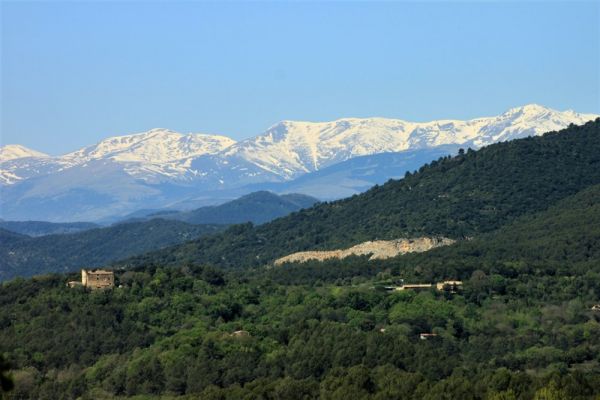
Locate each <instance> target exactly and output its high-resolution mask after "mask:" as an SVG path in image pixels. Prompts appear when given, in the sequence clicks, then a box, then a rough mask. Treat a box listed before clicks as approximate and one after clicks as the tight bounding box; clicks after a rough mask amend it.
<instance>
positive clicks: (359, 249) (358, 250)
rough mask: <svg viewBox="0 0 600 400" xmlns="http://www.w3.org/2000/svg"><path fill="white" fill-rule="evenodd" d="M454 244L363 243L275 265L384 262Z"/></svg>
mask: <svg viewBox="0 0 600 400" xmlns="http://www.w3.org/2000/svg"><path fill="white" fill-rule="evenodd" d="M452 243H454V240H452V239H448V238H443V237H442V238H428V237H422V238H414V239H395V240H375V241H369V242H363V243H360V244H357V245H356V246H352V247H350V248H348V249H343V250H330V251H301V252H298V253H293V254H290V255H287V256H285V257H282V258H279V259H277V260H275V262H274V264H275V265H281V264H284V263H288V262H306V261H309V260H317V261H324V260H328V259H331V258H338V259H342V258H346V257H350V256H367V255H370V257H369V260H382V259H385V258H391V257H395V256H397V255H400V254H405V253H413V252H415V253H420V252H423V251H427V250H431V249H433V248H435V247H440V246H447V245H449V244H452Z"/></svg>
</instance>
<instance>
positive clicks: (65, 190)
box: [0, 104, 597, 222]
mask: <svg viewBox="0 0 600 400" xmlns="http://www.w3.org/2000/svg"><path fill="white" fill-rule="evenodd" d="M596 117H597V116H596V115H592V114H579V113H576V112H574V111H571V110H569V111H564V112H561V111H556V110H552V109H549V108H546V107H543V106H539V105H535V104H531V105H526V106H523V107H517V108H513V109H510V110H508V111H506V112H505V113H503V114H501V115H498V116H495V117H486V118H477V119H472V120H468V121H458V120H439V121H432V122H423V123H418V122H408V121H403V120H398V119H386V118H365V119H360V118H343V119H339V120H336V121H331V122H299V121H282V122H280V123H278V124H275V125H274V126H272V127H270V128H269V129H267V130H266V131H265V132H264V133H263V134H261V135H258V136H256V137H253V138H250V139H246V140H243V141H240V142H236V141H234V140H233V139H230V138H228V137H226V136H220V135H206V134H180V133H177V132H173V131H170V130H168V129H153V130H150V131H148V132H144V133H139V134H134V135H127V136H117V137H111V138H108V139H105V140H103V141H101V142H99V143H97V144H95V145H92V146H89V147H85V148H83V149H80V150H77V151H74V152H72V153H68V154H65V155H62V156H57V157H52V156H49V155H45V154H42V153H39V152H37V151H34V150H30V149H27V148H25V147H23V146H19V145H7V146H3V147H2V148H1V149H0V184H1V186H0V190H1V191H2V199H1V203H0V217H2V218H4V219H39V220H48V221H55V222H60V221H79V220H91V221H94V220H99V219H102V218H106V217H110V216H114V215H124V214H127V213H131V212H133V211H135V210H139V209H142V208H150V209H156V208H165V207H171V208H179V209H186V208H187V209H190V208H194V207H198V206H201V205H211V204H218V203H220V202H223V201H226V200H229V199H233V198H235V197H239V196H240V195H243V194H246V193H250V192H252V191H256V190H261V189H271V190H275V191H278V192H279V193H288V192H290V191H294V192H298V191H300V192H301V193H304V194H308V195H312V196H315V195H316V196H318V197H320V198H321V199H327V200H328V199H335V198H341V197H344V196H347V195H350V194H356V193H359V192H361V191H364V190H365V189H367V188H368V187H369V186H372V185H373V184H376V183H381V182H384V181H385V180H387V179H389V178H392V177H401V176H403V175H404V173H405V172H406V171H410V170H413V169H415V168H417V167H418V165H420V164H422V163H423V162H428V161H431V160H433V159H436V158H437V157H439V155H440V154H452V153H454V152H455V151H456V150H457V148H458V147H464V148H467V147H471V148H480V147H483V146H486V145H489V144H492V143H496V142H502V141H507V140H511V139H515V138H521V137H526V136H536V135H540V134H542V133H544V132H547V131H552V130H558V129H562V128H565V127H567V126H568V125H570V124H582V123H585V122H586V121H589V120H592V119H594V118H596ZM382 154H387V156H381V155H382ZM390 154H394V155H393V156H390ZM371 156H376V157H375V158H374V159H373V160H379V161H371V159H369V157H371ZM357 157H364V158H363V159H362V160H361V161H360V162H358V163H359V164H358V165H356V164H354V165H353V164H346V165H345V166H344V167H343V168H341V170H340V169H339V168H338V170H337V171H336V170H330V171H329V172H331V174H330V175H328V174H327V173H324V171H326V170H327V168H335V166H341V164H340V163H343V162H348V161H352V160H355V159H357ZM382 157H387V158H390V157H393V158H394V160H395V161H394V164H395V165H396V166H397V167H394V168H393V170H391V168H390V167H389V164H388V163H387V162H381V158H382ZM411 158H412V159H416V160H418V161H417V162H415V163H414V165H413V163H410V162H408V161H410V160H411ZM405 159H406V160H408V161H405ZM365 165H366V166H367V167H365ZM353 168H356V170H354V169H353ZM365 168H366V171H367V172H366V173H365ZM382 169H383V170H384V172H380V171H381V170H382ZM346 171H349V172H346ZM354 171H356V173H354ZM340 173H342V174H343V175H344V176H343V178H344V179H341V177H340ZM357 174H358V176H360V177H361V179H358V180H357V179H355V178H356V175H357Z"/></svg>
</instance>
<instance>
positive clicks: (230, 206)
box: [148, 191, 318, 224]
mask: <svg viewBox="0 0 600 400" xmlns="http://www.w3.org/2000/svg"><path fill="white" fill-rule="evenodd" d="M316 202H318V200H317V199H315V198H314V197H310V196H305V195H302V194H287V195H276V194H275V193H271V192H267V191H260V192H254V193H250V194H247V195H245V196H242V197H240V198H239V199H235V200H232V201H229V202H227V203H224V204H221V205H218V206H208V207H201V208H198V209H196V210H192V211H186V212H179V213H168V214H162V213H156V214H150V215H149V216H148V217H149V218H152V217H155V216H159V217H162V218H166V219H176V220H178V221H183V222H187V223H189V224H241V223H244V222H252V223H254V224H262V223H265V222H268V221H271V220H273V219H275V218H278V217H282V216H284V215H287V214H289V213H291V212H294V211H298V210H300V209H302V208H308V207H310V206H312V205H313V204H315V203H316Z"/></svg>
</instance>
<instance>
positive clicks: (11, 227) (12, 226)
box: [0, 220, 100, 236]
mask: <svg viewBox="0 0 600 400" xmlns="http://www.w3.org/2000/svg"><path fill="white" fill-rule="evenodd" d="M99 227H100V226H99V225H97V224H94V223H91V222H63V223H56V222H46V221H2V220H0V228H2V229H6V230H7V231H11V232H16V233H20V234H22V235H27V236H44V235H52V234H62V233H76V232H81V231H85V230H87V229H93V228H99Z"/></svg>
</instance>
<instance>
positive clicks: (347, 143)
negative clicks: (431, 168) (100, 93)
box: [223, 104, 597, 180]
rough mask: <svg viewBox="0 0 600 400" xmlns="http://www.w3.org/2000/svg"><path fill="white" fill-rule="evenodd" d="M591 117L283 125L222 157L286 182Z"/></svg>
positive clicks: (568, 114)
mask: <svg viewBox="0 0 600 400" xmlns="http://www.w3.org/2000/svg"><path fill="white" fill-rule="evenodd" d="M596 117H597V116H596V115H593V114H579V113H576V112H574V111H571V110H569V111H564V112H560V111H555V110H552V109H549V108H546V107H542V106H539V105H535V104H531V105H527V106H524V107H517V108H513V109H510V110H508V111H507V112H505V113H503V114H501V115H499V116H497V117H487V118H477V119H473V120H469V121H458V120H440V121H432V122H423V123H419V122H408V121H403V120H399V119H387V118H366V119H359V118H344V119H339V120H336V121H332V122H299V121H283V122H280V123H278V124H276V125H274V126H272V127H271V128H269V129H268V130H267V131H266V132H265V133H264V134H262V135H260V136H257V137H255V138H252V139H248V140H244V141H241V142H239V143H237V144H236V145H234V146H231V147H230V148H228V149H227V150H225V151H224V152H223V155H224V156H227V157H230V158H233V159H235V158H241V159H244V160H246V161H250V162H252V163H253V164H255V165H258V166H260V167H261V168H263V169H265V170H267V171H270V172H272V173H274V174H277V175H279V176H281V177H282V178H284V179H286V180H287V179H291V178H295V177H298V176H300V175H302V174H304V173H306V172H313V171H317V170H319V169H321V168H323V167H327V166H330V165H333V164H336V163H339V162H342V161H345V160H348V159H350V158H353V157H357V156H365V155H370V154H378V153H385V152H399V151H405V150H418V149H426V148H433V147H436V146H442V145H453V144H460V145H464V146H470V147H473V148H479V147H482V146H486V145H489V144H492V143H495V142H499V141H506V140H511V139H516V138H521V137H526V136H534V135H539V134H542V133H544V132H548V131H552V130H558V129H562V128H565V127H566V126H568V125H569V124H571V123H573V124H582V123H585V122H587V121H589V120H591V119H594V118H596Z"/></svg>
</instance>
